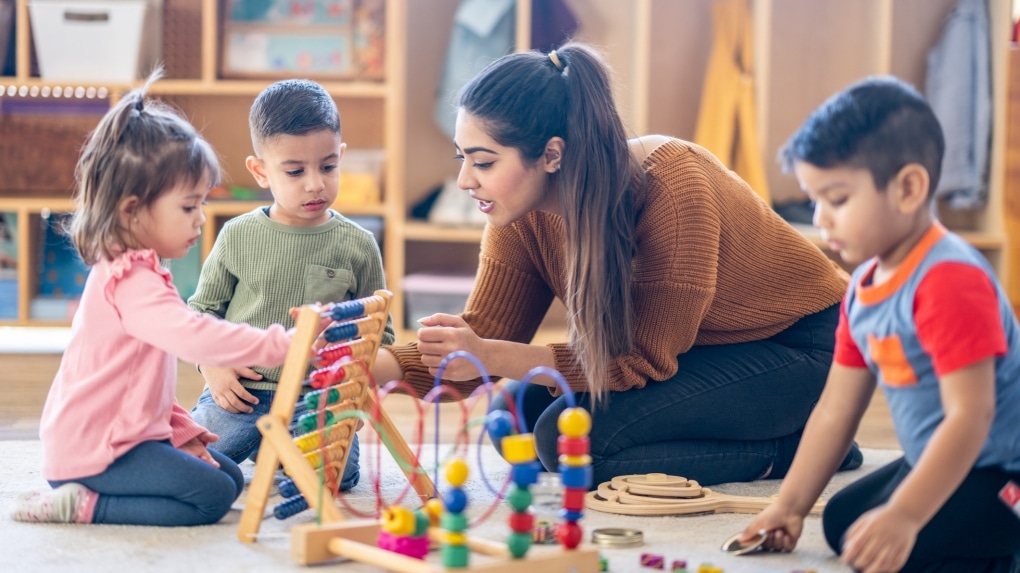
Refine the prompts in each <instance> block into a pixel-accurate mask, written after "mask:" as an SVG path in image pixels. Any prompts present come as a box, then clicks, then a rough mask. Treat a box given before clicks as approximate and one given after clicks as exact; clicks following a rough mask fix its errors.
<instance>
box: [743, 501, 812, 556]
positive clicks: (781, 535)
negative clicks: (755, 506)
mask: <svg viewBox="0 0 1020 573" xmlns="http://www.w3.org/2000/svg"><path fill="white" fill-rule="evenodd" d="M762 530H764V531H765V532H766V534H767V537H766V538H765V543H763V544H762V547H763V548H765V549H768V550H770V551H793V548H794V547H796V546H797V540H798V539H800V534H801V532H802V531H803V530H804V516H802V515H799V514H797V513H795V512H793V511H791V510H790V509H789V508H787V507H786V506H784V505H782V503H780V502H776V503H773V504H772V505H770V506H768V507H766V508H765V509H763V510H762V512H761V513H759V514H758V517H755V518H754V520H752V521H751V523H750V525H748V526H747V528H746V529H744V533H743V535H741V536H740V541H741V542H742V543H746V542H748V541H750V540H752V539H754V538H755V537H756V536H758V535H759V532H760V531H762Z"/></svg>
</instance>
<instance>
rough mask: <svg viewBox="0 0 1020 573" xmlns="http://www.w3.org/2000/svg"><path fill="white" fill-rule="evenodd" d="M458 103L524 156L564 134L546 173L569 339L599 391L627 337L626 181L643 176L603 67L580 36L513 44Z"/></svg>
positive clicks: (629, 224)
mask: <svg viewBox="0 0 1020 573" xmlns="http://www.w3.org/2000/svg"><path fill="white" fill-rule="evenodd" d="M459 103H460V107H461V108H463V109H464V111H465V112H467V113H469V114H471V115H472V116H474V117H476V118H478V119H479V120H480V121H481V122H482V123H483V125H484V126H485V129H486V131H487V132H488V134H489V136H491V137H492V138H493V139H494V140H495V141H496V142H497V143H499V144H500V145H503V146H507V147H513V148H516V149H517V150H519V151H520V153H521V156H522V157H523V158H524V159H525V160H528V161H533V162H534V161H537V160H538V159H539V158H540V157H541V156H542V154H543V152H544V150H545V146H546V143H548V141H549V140H550V139H551V138H553V137H561V138H563V140H564V141H565V142H566V145H565V148H564V152H563V159H562V162H561V165H562V167H561V169H560V171H559V172H557V173H555V174H551V175H550V178H551V179H550V182H549V185H550V186H555V188H556V189H557V190H558V191H559V197H560V200H561V202H562V204H561V207H562V213H563V221H564V226H565V228H566V251H565V255H566V260H565V261H564V272H565V277H564V279H565V283H566V296H565V300H564V301H563V303H564V304H565V305H566V307H567V322H568V328H569V335H570V346H571V348H572V349H573V351H574V356H575V358H576V360H577V362H578V365H579V366H580V367H581V368H582V369H583V370H584V373H585V375H586V377H587V379H588V387H589V389H590V391H591V393H592V395H593V398H594V400H595V401H598V400H599V399H601V398H603V397H605V395H606V393H607V392H608V383H609V380H608V371H609V364H610V361H611V360H612V359H613V358H614V357H617V356H621V355H624V354H627V353H629V352H630V351H631V350H632V347H633V344H634V330H633V329H634V324H633V309H632V306H633V305H632V298H631V296H632V295H631V278H632V275H633V273H632V268H631V264H632V260H633V257H634V250H635V245H634V226H635V222H636V221H635V219H636V216H635V212H634V201H633V197H632V195H633V189H632V186H633V185H635V184H636V183H637V182H639V181H643V177H642V174H641V170H640V166H639V165H638V164H637V161H636V160H635V159H634V158H633V156H632V155H631V153H630V149H629V147H628V143H627V135H626V131H625V130H624V127H623V122H622V121H621V119H620V115H619V113H618V112H617V109H616V103H615V102H614V100H613V93H612V86H611V80H610V71H609V68H608V66H606V64H605V62H604V61H603V59H602V58H601V57H600V56H599V54H598V53H597V52H595V50H593V49H592V48H590V47H588V46H585V45H583V44H578V43H570V44H567V45H565V46H563V47H561V48H560V49H558V50H556V52H555V54H553V55H547V54H542V53H540V52H536V51H532V52H527V53H519V54H511V55H508V56H504V57H503V58H500V59H499V60H497V61H495V62H493V63H492V64H490V65H489V66H488V67H487V68H486V69H485V70H483V71H482V72H481V73H480V74H479V75H478V76H476V77H475V78H474V79H473V80H471V82H470V83H468V85H466V86H465V87H464V88H463V89H462V90H461V93H460V98H459Z"/></svg>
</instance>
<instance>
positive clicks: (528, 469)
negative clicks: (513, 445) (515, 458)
mask: <svg viewBox="0 0 1020 573" xmlns="http://www.w3.org/2000/svg"><path fill="white" fill-rule="evenodd" d="M540 471H542V464H540V463H538V462H528V463H525V464H514V466H513V467H512V468H510V479H511V481H513V482H514V483H515V484H517V485H518V486H520V487H528V486H529V485H532V484H534V483H535V482H537V481H538V472H540Z"/></svg>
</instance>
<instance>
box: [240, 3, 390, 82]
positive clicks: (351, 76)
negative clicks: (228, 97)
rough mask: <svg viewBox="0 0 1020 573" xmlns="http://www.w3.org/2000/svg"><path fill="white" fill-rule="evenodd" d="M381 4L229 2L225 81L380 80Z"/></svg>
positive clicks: (382, 45) (381, 50)
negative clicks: (293, 79)
mask: <svg viewBox="0 0 1020 573" xmlns="http://www.w3.org/2000/svg"><path fill="white" fill-rule="evenodd" d="M385 17H386V13H385V1H384V0H262V1H259V2H246V1H243V0H229V1H228V2H227V5H226V8H225V12H224V18H223V33H222V35H221V38H222V46H221V52H222V57H221V59H220V75H221V76H222V77H224V78H239V79H256V78H257V79H276V78H283V77H295V76H299V77H305V78H309V79H316V80H370V81H380V80H382V79H383V63H384V44H385Z"/></svg>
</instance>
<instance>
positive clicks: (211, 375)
mask: <svg viewBox="0 0 1020 573" xmlns="http://www.w3.org/2000/svg"><path fill="white" fill-rule="evenodd" d="M202 376H203V377H204V378H205V385H206V386H208V387H209V394H211V395H212V397H213V400H214V401H215V402H216V405H217V406H219V407H220V408H223V409H224V410H226V411H228V412H231V413H233V414H242V413H243V414H250V413H252V411H253V410H254V408H252V407H251V405H250V404H258V403H259V399H258V398H256V397H255V396H253V395H252V394H251V393H250V392H248V390H247V389H246V388H245V387H244V386H242V385H241V383H240V382H239V381H238V379H240V378H247V379H248V380H262V375H261V374H259V373H258V372H256V371H254V370H252V369H251V368H247V367H242V368H221V367H218V366H203V367H202Z"/></svg>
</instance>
